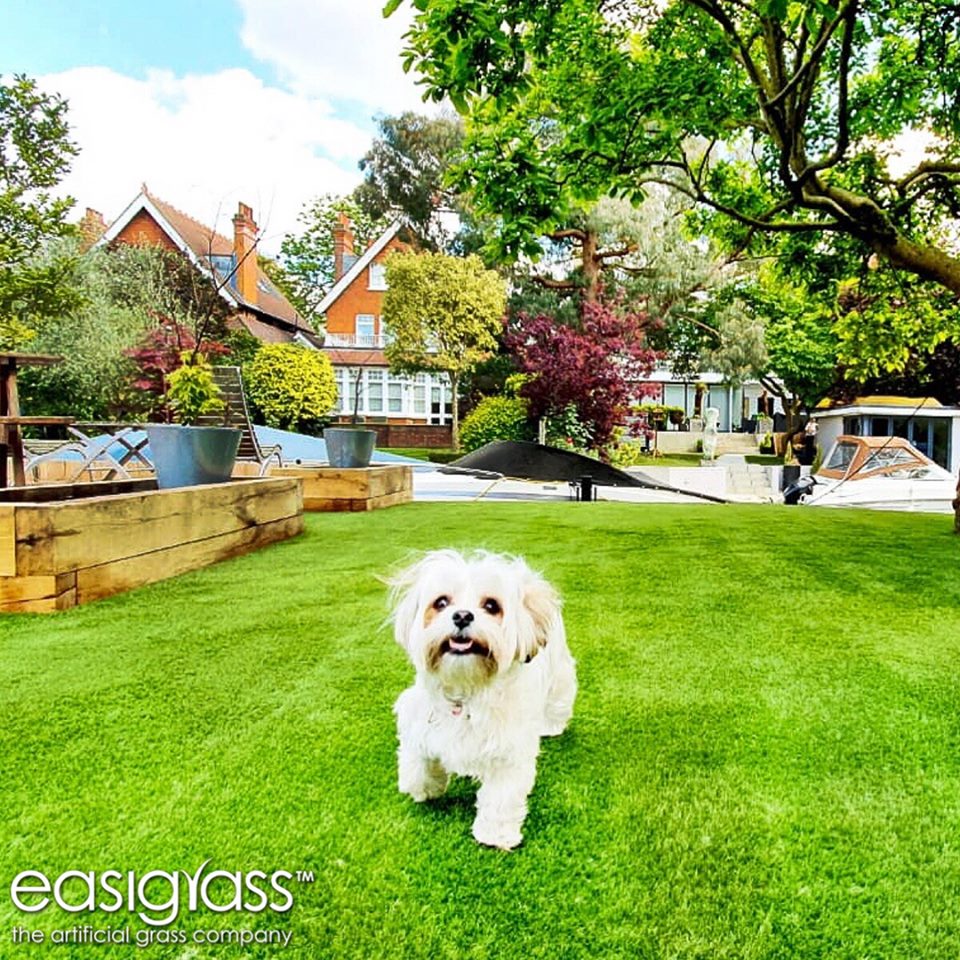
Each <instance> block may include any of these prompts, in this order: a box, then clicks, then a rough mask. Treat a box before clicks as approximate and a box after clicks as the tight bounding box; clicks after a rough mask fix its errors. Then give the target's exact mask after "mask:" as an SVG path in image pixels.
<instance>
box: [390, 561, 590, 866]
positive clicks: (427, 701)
mask: <svg viewBox="0 0 960 960" xmlns="http://www.w3.org/2000/svg"><path fill="white" fill-rule="evenodd" d="M391 585H392V593H391V601H392V606H393V623H394V631H395V635H396V638H397V642H398V643H399V644H400V646H402V647H403V649H404V650H406V652H407V654H408V656H409V657H410V659H411V661H412V662H413V665H414V667H415V669H416V680H415V681H414V684H413V686H412V687H410V688H409V689H408V690H404V692H403V693H402V694H400V697H399V699H398V700H397V702H396V705H395V706H394V712H395V713H396V715H397V732H398V735H399V738H400V748H399V785H400V790H401V791H402V792H403V793H408V794H410V796H411V797H413V799H414V800H416V801H418V802H420V801H423V800H429V799H430V798H432V797H439V796H440V795H441V794H442V793H443V792H444V791H445V790H446V789H447V784H448V783H449V781H450V776H451V774H459V775H460V776H465V777H472V778H474V779H476V780H479V781H480V789H479V791H478V793H477V816H476V819H475V820H474V823H473V836H474V837H475V839H476V840H478V841H479V842H480V843H483V844H486V845H488V846H491V847H501V848H502V849H505V850H510V849H512V848H513V847H515V846H517V844H519V843H520V841H521V839H522V835H521V832H520V828H521V827H522V825H523V820H524V817H526V814H527V795H528V794H529V793H530V791H531V790H532V789H533V781H534V777H535V776H536V764H537V754H538V753H539V752H540V738H541V737H542V736H553V735H555V734H559V733H562V732H563V730H564V728H565V727H566V725H567V721H568V720H569V719H570V715H571V713H572V712H573V700H574V697H575V696H576V692H577V677H576V672H575V669H574V661H573V658H572V657H571V656H570V651H569V649H568V648H567V641H566V636H565V634H564V629H563V620H562V618H561V615H560V598H559V597H558V596H557V593H556V591H555V590H554V589H553V587H551V586H550V584H548V583H547V582H546V581H545V580H544V579H543V578H542V577H540V576H539V575H538V574H536V573H534V572H533V571H532V570H531V569H530V568H529V567H528V566H527V565H526V563H524V561H523V560H521V559H519V558H515V557H504V556H498V555H496V554H491V553H485V552H477V553H473V554H469V555H466V556H464V555H462V554H460V553H457V552H456V551H454V550H438V551H436V552H434V553H429V554H427V555H426V556H425V557H423V559H421V560H420V561H418V562H417V563H415V564H414V565H413V566H411V567H409V568H408V569H407V570H405V571H404V572H402V573H400V574H398V575H397V576H396V577H394V578H393V579H392V580H391Z"/></svg>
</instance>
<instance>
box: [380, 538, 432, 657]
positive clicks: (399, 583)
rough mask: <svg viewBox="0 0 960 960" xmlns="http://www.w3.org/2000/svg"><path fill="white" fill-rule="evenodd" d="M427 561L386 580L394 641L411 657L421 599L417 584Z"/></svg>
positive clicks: (409, 567) (425, 558)
mask: <svg viewBox="0 0 960 960" xmlns="http://www.w3.org/2000/svg"><path fill="white" fill-rule="evenodd" d="M427 559H428V558H427V557H422V558H421V559H419V560H417V561H416V562H415V563H412V564H410V565H409V566H407V567H405V568H404V569H403V570H400V571H398V572H397V573H394V574H392V575H391V576H389V577H385V578H384V581H385V582H386V584H387V586H388V587H389V588H390V593H389V596H388V601H387V603H388V606H389V608H390V614H389V618H388V619H389V621H392V622H393V636H394V639H395V640H396V641H397V643H399V644H400V646H401V647H403V649H404V650H406V651H407V653H408V654H411V655H412V650H411V649H410V639H411V636H412V634H413V625H414V624H415V623H416V619H417V605H418V603H419V599H420V597H419V592H418V591H417V589H416V584H417V580H418V579H419V577H420V572H421V571H422V569H423V567H424V566H425V564H426V562H427Z"/></svg>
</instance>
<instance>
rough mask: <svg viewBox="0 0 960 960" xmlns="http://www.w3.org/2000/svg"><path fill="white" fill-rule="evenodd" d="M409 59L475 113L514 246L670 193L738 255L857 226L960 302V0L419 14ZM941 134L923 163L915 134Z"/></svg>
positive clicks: (494, 207)
mask: <svg viewBox="0 0 960 960" xmlns="http://www.w3.org/2000/svg"><path fill="white" fill-rule="evenodd" d="M413 8H414V25H413V28H412V29H411V30H410V32H409V33H408V34H407V39H408V48H407V51H406V64H407V66H408V68H416V70H417V71H418V72H420V73H422V74H423V76H424V78H425V83H426V86H427V91H428V95H429V96H431V97H433V98H435V99H437V100H440V99H443V98H444V97H450V98H451V100H452V102H453V103H454V104H455V105H456V107H457V108H458V109H459V110H460V111H461V112H462V113H464V114H465V115H466V116H467V132H468V136H467V140H466V142H465V144H464V153H465V155H466V157H468V161H467V162H466V163H464V165H463V166H462V167H461V170H460V183H461V185H462V186H469V187H470V188H472V190H473V196H474V199H475V202H476V203H477V205H478V207H479V209H480V210H481V211H483V212H493V213H496V214H497V215H499V216H502V218H503V224H502V230H501V237H502V240H503V245H504V247H505V248H506V249H507V250H509V251H512V252H514V253H518V252H527V253H528V254H534V255H535V254H536V252H537V248H538V236H539V235H540V234H541V233H544V232H549V231H550V230H551V229H553V228H555V227H556V226H558V225H562V224H563V223H564V222H565V220H566V219H568V218H569V215H570V212H571V210H573V209H574V208H576V207H577V206H578V205H580V204H583V203H584V202H588V203H589V202H592V201H595V200H597V199H599V198H600V197H601V196H604V195H606V194H610V193H612V194H614V195H617V196H623V197H627V198H629V199H630V200H632V201H635V202H636V201H639V200H640V199H641V198H642V197H643V195H644V194H645V192H646V191H647V189H648V188H647V184H648V183H649V182H651V181H656V182H670V183H671V184H672V185H673V187H674V188H675V189H677V190H680V191H682V192H683V193H685V194H686V195H687V196H688V197H689V198H690V199H692V200H694V201H696V202H697V203H698V204H700V205H702V208H703V209H704V210H708V211H711V213H709V214H708V215H707V216H706V217H705V218H704V220H703V223H704V224H705V225H709V226H710V227H711V229H713V230H714V231H715V233H716V235H717V236H719V237H720V238H721V239H722V241H723V242H724V244H725V245H726V246H727V247H728V248H729V249H732V250H734V251H736V252H738V253H742V252H743V251H744V250H745V249H749V250H750V251H751V252H752V253H754V254H757V255H761V256H769V255H771V254H772V253H775V252H776V250H777V248H778V246H779V244H780V242H781V239H782V238H783V237H785V236H787V237H789V236H791V235H796V234H799V233H807V234H809V235H810V236H811V237H812V238H814V239H815V238H817V237H819V236H821V235H823V234H824V233H841V234H845V235H846V236H848V237H850V238H852V239H853V241H854V242H855V243H856V244H857V245H859V246H860V248H861V249H862V250H864V251H866V252H867V253H869V252H870V251H873V252H875V253H876V254H877V255H878V257H880V258H881V259H882V260H884V261H886V262H888V263H891V264H894V265H896V266H898V267H899V268H901V269H903V270H905V271H908V272H910V273H912V274H914V275H916V276H918V277H922V278H925V279H927V280H929V281H931V282H934V283H937V284H940V285H942V286H944V287H946V288H948V289H950V290H951V291H953V292H954V293H955V294H956V293H960V259H958V258H957V257H956V255H955V253H954V252H953V248H952V246H951V241H950V230H949V224H950V221H951V220H952V219H954V218H955V216H956V211H957V208H958V194H957V183H958V181H957V177H958V174H960V148H958V143H960V137H958V135H960V111H958V110H957V108H956V90H957V89H958V88H960V55H958V53H957V50H958V46H957V43H956V37H957V20H956V12H955V10H954V9H953V7H952V6H951V5H950V4H946V3H933V4H925V3H902V4H887V5H877V4H866V3H859V4H858V3H842V4H841V3H823V2H820V0H816V2H808V3H793V4H789V3H785V2H782V0H777V2H770V3H763V4H761V5H759V6H758V5H756V4H748V3H747V4H733V3H726V2H718V3H705V2H700V0H669V2H666V3H653V2H646V0H641V2H638V3H631V4H627V3H614V4H597V3H596V2H595V0H557V2H553V3H532V2H516V0H474V2H472V3H470V4H469V5H468V6H467V7H466V8H463V7H462V6H461V5H460V4H457V3H456V2H455V0H437V2H431V3H425V2H419V0H416V2H414V3H413ZM916 131H923V132H924V134H925V136H926V137H927V138H928V141H929V143H928V153H927V156H926V157H925V158H924V160H923V162H922V163H920V164H917V165H915V166H914V167H913V168H912V169H909V168H908V169H906V170H904V169H903V167H904V165H903V164H901V165H900V167H899V168H897V167H896V166H895V165H894V164H893V163H891V162H890V161H891V156H892V154H893V152H894V151H893V149H892V148H891V140H892V138H893V137H894V136H895V135H898V134H902V133H907V132H916Z"/></svg>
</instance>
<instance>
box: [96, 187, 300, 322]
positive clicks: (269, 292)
mask: <svg viewBox="0 0 960 960" xmlns="http://www.w3.org/2000/svg"><path fill="white" fill-rule="evenodd" d="M141 211H143V212H145V213H146V214H148V215H149V216H150V217H151V218H152V219H153V221H154V222H155V223H156V224H157V226H158V227H159V228H160V229H161V230H162V231H163V232H164V233H165V234H166V235H167V237H168V238H169V239H170V242H171V243H173V244H174V246H176V248H177V249H178V250H180V252H181V253H183V254H184V256H186V257H187V259H188V260H189V261H190V262H191V263H192V264H193V265H194V266H195V267H196V268H197V269H198V270H199V271H200V272H201V273H203V274H205V275H206V276H209V277H211V278H215V280H216V282H217V284H218V286H220V295H221V296H222V297H223V298H224V300H226V301H227V303H229V304H230V305H231V306H233V307H236V308H237V309H241V310H250V311H253V312H254V313H256V314H258V315H260V316H262V317H265V318H266V319H267V321H268V322H269V321H270V320H279V321H281V322H282V325H283V326H284V327H287V328H289V329H290V330H291V331H293V332H299V331H303V332H305V333H307V334H310V335H312V334H313V332H314V331H313V328H312V327H311V326H310V324H309V323H308V322H307V321H306V320H304V318H303V317H301V316H300V314H299V313H298V312H297V310H296V308H295V307H294V306H293V304H292V303H290V301H289V300H287V298H286V297H285V296H283V294H282V293H280V291H279V290H277V289H276V288H275V287H274V285H273V284H272V283H271V281H270V278H269V277H268V276H267V275H266V273H264V271H263V270H262V269H261V268H260V265H259V264H257V294H258V301H257V303H250V302H249V301H247V300H244V298H243V297H241V296H240V294H239V293H238V292H237V289H236V287H235V286H233V285H232V284H230V283H222V281H223V279H224V278H223V277H222V276H221V274H219V273H218V272H217V271H216V270H215V269H214V268H213V266H212V265H211V264H210V262H209V258H210V257H212V256H213V257H228V256H230V255H231V254H233V241H232V240H230V239H229V238H228V237H225V236H224V235H223V234H222V233H217V231H216V230H212V229H211V228H210V227H206V226H204V225H203V224H202V223H200V221H199V220H195V219H194V218H193V217H191V216H189V215H188V214H186V213H184V212H183V211H182V210H178V209H177V208H176V207H174V206H172V205H171V204H169V203H167V202H166V201H165V200H161V199H160V198H159V197H157V196H154V195H153V194H152V193H150V191H149V190H147V187H146V184H144V185H143V186H142V188H141V190H140V193H139V194H138V195H137V196H136V197H135V198H134V199H133V200H132V201H131V203H130V204H129V205H128V206H127V208H126V209H125V210H124V211H123V213H121V214H120V216H119V217H117V219H116V220H114V221H113V223H111V224H110V226H109V227H108V228H107V231H106V233H104V234H103V236H102V237H101V238H100V240H99V241H98V243H97V244H96V245H97V246H102V245H106V244H110V243H112V242H113V241H114V240H116V238H117V237H118V236H119V235H120V234H121V233H122V232H123V229H124V227H126V226H127V224H129V223H130V221H131V220H133V218H134V217H135V216H136V215H137V214H138V213H140V212H141ZM221 284H222V285H221Z"/></svg>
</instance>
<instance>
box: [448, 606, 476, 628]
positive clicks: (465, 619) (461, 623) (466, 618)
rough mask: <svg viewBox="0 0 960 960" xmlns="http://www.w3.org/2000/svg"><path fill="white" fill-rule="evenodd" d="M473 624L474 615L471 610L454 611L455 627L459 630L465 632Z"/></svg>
mask: <svg viewBox="0 0 960 960" xmlns="http://www.w3.org/2000/svg"><path fill="white" fill-rule="evenodd" d="M471 623H473V614H472V613H471V612H470V611H469V610H454V612H453V625H454V626H455V627H456V628H457V629H458V630H465V629H466V628H467V627H469V626H470V624H471Z"/></svg>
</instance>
